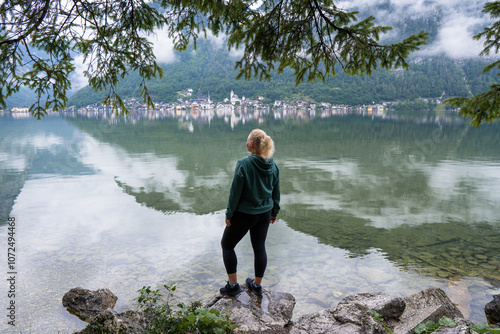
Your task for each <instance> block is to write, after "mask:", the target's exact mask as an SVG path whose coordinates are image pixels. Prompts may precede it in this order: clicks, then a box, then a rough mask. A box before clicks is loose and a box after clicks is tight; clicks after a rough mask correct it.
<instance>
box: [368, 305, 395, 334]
mask: <svg viewBox="0 0 500 334" xmlns="http://www.w3.org/2000/svg"><path fill="white" fill-rule="evenodd" d="M371 311H372V316H373V318H374V319H375V320H377V321H378V322H380V323H381V324H382V326H384V329H385V331H386V332H387V333H389V334H393V333H394V331H393V330H392V329H390V328H389V327H387V325H386V324H385V323H384V318H382V316H381V315H380V314H379V313H378V312H377V311H375V310H371Z"/></svg>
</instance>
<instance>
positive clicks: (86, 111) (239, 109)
mask: <svg viewBox="0 0 500 334" xmlns="http://www.w3.org/2000/svg"><path fill="white" fill-rule="evenodd" d="M124 102H125V106H126V107H127V109H128V111H129V114H128V115H126V116H120V115H119V114H117V113H116V111H114V110H113V109H112V108H111V107H109V106H106V105H104V104H101V103H96V104H93V105H88V106H85V107H81V108H76V107H74V106H71V107H68V108H66V109H65V110H64V111H63V112H61V114H62V115H64V116H65V117H86V118H92V119H103V120H107V121H108V122H109V123H114V124H116V123H118V122H119V121H120V119H123V121H125V122H128V121H130V122H137V121H140V120H158V119H165V118H175V119H179V121H180V122H182V121H193V120H199V121H201V122H210V121H211V120H212V119H214V118H217V119H225V121H226V122H230V123H231V126H234V125H236V124H238V123H240V122H242V123H243V124H244V123H245V122H246V121H250V120H254V121H258V122H263V119H264V118H267V117H273V118H274V119H283V118H294V119H309V118H315V117H316V116H320V117H321V118H326V117H331V116H334V115H348V114H360V115H370V116H371V115H374V116H383V115H385V111H386V105H384V104H377V105H368V106H354V107H353V106H348V105H332V104H330V103H326V102H321V103H318V104H317V103H314V102H311V101H309V102H308V101H306V100H303V99H299V100H297V101H291V102H289V101H280V100H275V101H274V102H272V101H269V100H268V99H267V98H266V97H264V96H259V97H258V98H257V99H248V98H245V96H242V97H241V98H240V97H239V96H238V95H237V94H235V93H234V92H233V91H231V92H230V95H229V97H228V98H224V99H223V100H222V101H219V102H215V101H213V100H212V99H211V98H210V94H209V95H207V96H205V95H202V94H198V95H196V96H195V95H194V94H193V89H190V88H188V89H186V90H185V91H181V92H178V98H177V101H176V102H174V103H162V102H158V103H154V108H148V107H147V106H146V105H145V104H144V103H143V102H142V101H141V100H140V99H138V98H127V99H125V101H124ZM0 112H2V113H10V114H11V115H12V117H14V118H25V117H30V113H29V108H26V107H23V108H20V107H14V108H12V109H10V110H6V111H0ZM47 114H48V115H49V116H53V115H58V114H59V113H55V112H51V111H49V112H48V113H47Z"/></svg>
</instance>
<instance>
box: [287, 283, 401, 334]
mask: <svg viewBox="0 0 500 334" xmlns="http://www.w3.org/2000/svg"><path fill="white" fill-rule="evenodd" d="M404 309H405V304H404V302H403V300H402V299H401V298H395V297H392V296H389V295H387V294H384V293H360V294H356V295H352V296H348V297H346V298H344V299H342V300H341V301H340V302H339V303H338V305H337V306H336V307H332V308H329V309H327V310H323V311H320V312H317V313H315V314H312V315H306V316H303V317H301V318H299V320H298V321H297V322H296V323H295V324H294V325H293V327H292V329H291V330H290V333H291V334H292V333H293V334H306V333H307V334H309V333H314V334H316V333H318V334H319V333H339V334H340V333H342V334H382V333H387V332H386V330H385V328H384V326H383V325H382V324H381V323H380V322H378V321H377V320H376V319H375V318H374V316H373V314H372V310H373V311H376V312H377V313H379V314H380V316H381V317H382V318H384V320H386V319H385V318H387V319H397V318H399V316H400V315H401V314H402V313H403V311H404Z"/></svg>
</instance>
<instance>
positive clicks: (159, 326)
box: [137, 283, 237, 334]
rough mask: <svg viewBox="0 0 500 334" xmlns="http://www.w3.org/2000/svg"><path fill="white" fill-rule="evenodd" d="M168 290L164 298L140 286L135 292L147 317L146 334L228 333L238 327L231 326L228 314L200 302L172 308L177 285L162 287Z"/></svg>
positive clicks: (158, 293)
mask: <svg viewBox="0 0 500 334" xmlns="http://www.w3.org/2000/svg"><path fill="white" fill-rule="evenodd" d="M163 287H164V288H165V289H166V290H167V296H166V298H164V297H163V295H162V294H161V293H160V291H159V290H151V287H149V286H148V287H143V288H142V289H140V290H139V291H138V292H139V293H140V296H139V297H138V298H137V302H138V304H139V307H140V308H141V309H142V311H144V312H145V313H146V314H147V315H148V317H149V326H148V328H147V330H146V333H148V334H159V333H162V334H163V333H165V334H167V333H175V334H181V333H204V334H205V333H207V334H226V333H231V332H232V331H233V330H234V329H235V328H236V327H237V326H235V325H233V324H232V323H231V321H230V320H229V317H228V316H222V315H221V314H220V313H219V312H217V311H216V310H213V309H207V308H202V307H201V302H200V301H195V302H191V304H190V305H185V304H184V303H179V304H177V305H176V307H175V308H174V307H172V301H173V299H174V294H173V293H174V291H175V290H176V287H177V286H176V284H175V283H170V284H168V285H166V284H165V285H164V286H163Z"/></svg>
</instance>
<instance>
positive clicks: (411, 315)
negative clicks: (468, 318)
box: [394, 288, 463, 334]
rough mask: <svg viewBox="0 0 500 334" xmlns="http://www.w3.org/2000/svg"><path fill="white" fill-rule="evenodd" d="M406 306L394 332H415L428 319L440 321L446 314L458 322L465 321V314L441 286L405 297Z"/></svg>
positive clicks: (400, 333)
mask: <svg viewBox="0 0 500 334" xmlns="http://www.w3.org/2000/svg"><path fill="white" fill-rule="evenodd" d="M403 300H404V302H405V304H406V308H405V310H404V312H403V314H402V315H401V317H400V321H399V322H397V323H395V324H394V333H397V334H414V331H413V330H414V329H415V327H417V326H418V325H419V324H421V323H426V322H427V321H434V322H436V323H437V322H439V319H441V318H442V317H444V316H446V317H448V318H450V319H453V320H455V321H456V322H457V323H460V322H463V315H462V313H461V312H460V311H459V310H458V308H457V307H456V306H455V305H454V304H453V303H452V302H451V300H450V299H449V298H448V297H447V296H446V293H445V292H444V291H443V290H441V289H439V288H432V289H427V290H423V291H420V292H417V293H415V294H413V295H411V296H408V297H405V298H404V299H403Z"/></svg>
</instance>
